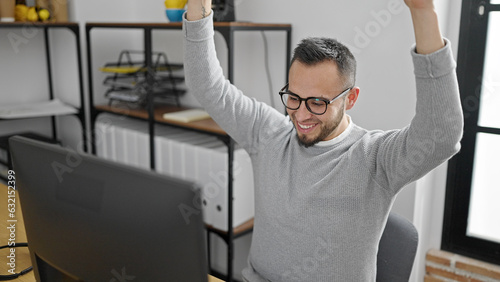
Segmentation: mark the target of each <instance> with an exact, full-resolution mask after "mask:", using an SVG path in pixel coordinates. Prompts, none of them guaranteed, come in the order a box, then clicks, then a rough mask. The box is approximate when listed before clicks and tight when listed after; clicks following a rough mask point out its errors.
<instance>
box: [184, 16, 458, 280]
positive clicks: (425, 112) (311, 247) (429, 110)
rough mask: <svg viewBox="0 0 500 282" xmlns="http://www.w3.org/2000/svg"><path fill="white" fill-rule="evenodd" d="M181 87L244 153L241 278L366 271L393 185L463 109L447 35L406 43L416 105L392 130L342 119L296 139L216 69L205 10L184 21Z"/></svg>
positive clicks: (328, 276) (428, 158) (421, 163)
mask: <svg viewBox="0 0 500 282" xmlns="http://www.w3.org/2000/svg"><path fill="white" fill-rule="evenodd" d="M184 35H185V38H186V39H185V55H184V56H185V59H184V63H185V75H186V83H187V85H188V87H189V90H190V91H191V93H193V94H194V95H195V96H196V97H197V99H198V100H199V102H200V103H201V104H202V105H203V106H204V107H205V109H206V110H207V111H208V112H209V113H210V115H211V116H212V117H213V119H214V120H215V121H216V122H217V123H218V124H219V125H220V126H221V127H222V128H223V129H224V130H225V131H226V132H227V133H228V134H229V135H230V136H231V137H232V138H233V139H234V140H235V141H236V142H237V143H239V145H241V146H242V147H243V148H245V149H246V150H247V151H248V153H249V154H250V156H251V158H252V164H253V169H254V175H255V182H254V183H255V225H254V231H253V237H252V245H251V249H250V255H249V258H248V266H247V268H245V269H244V270H243V277H244V279H245V280H247V281H275V282H278V281H287V282H288V281H314V282H318V281H328V282H331V281H375V277H376V257H377V248H378V242H379V239H380V237H381V234H382V231H383V229H384V227H385V223H386V220H387V216H388V213H389V210H390V208H391V205H392V203H393V201H394V198H395V196H396V194H397V193H398V192H399V191H400V190H401V188H402V187H403V186H405V185H406V184H408V183H409V182H412V181H415V180H417V179H418V178H420V177H422V176H423V175H425V174H426V173H427V172H429V171H430V170H432V169H433V168H435V167H436V166H438V165H439V164H441V163H442V162H444V161H446V160H447V159H449V158H450V157H451V156H452V155H454V154H455V153H456V152H458V150H459V148H460V144H459V141H460V139H461V136H462V127H463V117H462V111H461V106H460V101H459V92H458V84H457V81H456V74H455V62H454V60H453V57H452V52H451V49H450V44H449V42H447V45H446V47H444V48H443V49H441V50H439V51H437V52H435V53H433V54H430V55H425V56H424V55H419V54H416V53H415V51H414V48H413V49H412V52H411V54H412V57H413V62H414V69H415V70H414V73H415V77H416V84H417V106H416V115H415V117H414V118H413V120H412V121H411V124H410V125H409V126H407V127H405V128H403V129H400V130H391V131H379V130H366V129H363V128H361V127H359V126H357V125H355V124H354V123H353V121H350V124H349V126H348V128H347V129H346V130H345V131H344V132H343V133H342V134H341V135H340V136H338V137H337V138H334V139H333V140H330V141H325V142H320V143H318V144H316V145H314V146H312V147H309V148H304V147H303V146H301V145H299V142H298V140H297V136H296V131H295V128H294V126H293V124H292V122H291V121H290V119H289V118H288V117H287V116H285V115H283V114H282V113H280V112H278V111H277V110H275V109H273V108H271V107H270V106H268V105H266V104H264V103H261V102H258V101H256V100H255V99H251V98H249V97H247V96H244V95H243V94H242V93H241V91H239V90H238V89H237V88H236V87H235V86H234V85H232V84H231V83H230V82H229V81H228V80H226V79H225V78H224V75H223V72H222V69H221V67H220V64H219V62H218V60H217V57H216V51H215V45H214V40H213V36H214V30H213V23H212V17H211V16H210V17H207V18H205V19H202V20H199V21H195V22H188V21H186V20H185V21H184Z"/></svg>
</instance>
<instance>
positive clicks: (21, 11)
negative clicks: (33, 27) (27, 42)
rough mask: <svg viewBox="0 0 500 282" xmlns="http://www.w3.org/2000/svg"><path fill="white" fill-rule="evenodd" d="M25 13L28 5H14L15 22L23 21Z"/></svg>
mask: <svg viewBox="0 0 500 282" xmlns="http://www.w3.org/2000/svg"><path fill="white" fill-rule="evenodd" d="M27 14H28V6H26V5H24V4H17V5H16V10H15V18H16V21H17V22H25V21H26V15H27Z"/></svg>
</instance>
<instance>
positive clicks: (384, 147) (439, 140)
mask: <svg viewBox="0 0 500 282" xmlns="http://www.w3.org/2000/svg"><path fill="white" fill-rule="evenodd" d="M445 41H446V46H445V47H444V48H442V49H440V50H438V51H436V52H434V53H432V54H429V55H421V54H417V53H416V52H415V48H414V47H413V48H412V52H411V55H412V58H413V64H414V73H415V79H416V87H417V89H416V90H417V104H416V114H415V116H414V118H413V119H412V121H411V123H410V125H409V126H407V127H405V128H403V129H401V130H395V131H389V132H385V133H383V134H381V136H377V138H374V140H375V141H374V142H373V146H370V147H371V148H370V150H369V151H370V152H369V154H372V156H371V158H370V159H372V160H373V162H374V163H373V165H374V170H373V171H374V174H375V175H376V177H377V181H378V182H379V184H381V185H382V186H384V187H389V188H390V189H391V190H393V191H394V192H397V191H398V190H399V189H400V188H401V187H403V186H404V185H406V184H407V183H409V182H412V181H415V180H417V179H419V178H420V177H422V176H423V175H425V174H426V173H428V172H429V171H431V170H432V169H434V168H435V167H437V166H438V165H439V164H441V163H443V162H444V161H446V160H448V159H449V158H451V157H452V156H453V155H454V154H456V153H457V152H458V151H459V150H460V140H461V138H462V133H463V114H462V108H461V103H460V96H459V89H458V82H457V77H456V72H455V68H456V63H455V61H454V59H453V55H452V51H451V48H450V42H449V41H448V40H445Z"/></svg>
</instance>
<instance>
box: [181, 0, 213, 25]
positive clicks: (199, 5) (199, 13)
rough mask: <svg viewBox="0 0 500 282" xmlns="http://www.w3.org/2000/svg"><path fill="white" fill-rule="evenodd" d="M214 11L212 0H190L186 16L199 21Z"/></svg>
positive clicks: (189, 19) (188, 18)
mask: <svg viewBox="0 0 500 282" xmlns="http://www.w3.org/2000/svg"><path fill="white" fill-rule="evenodd" d="M211 12H212V0H189V1H188V5H187V14H186V18H187V20H188V21H197V20H201V19H203V18H206V17H207V16H208V15H210V13H211Z"/></svg>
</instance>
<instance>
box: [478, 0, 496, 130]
mask: <svg viewBox="0 0 500 282" xmlns="http://www.w3.org/2000/svg"><path fill="white" fill-rule="evenodd" d="M497 2H498V3H500V0H497ZM499 31H500V12H491V13H490V15H489V23H488V40H487V42H486V54H485V58H484V72H483V77H482V87H481V89H482V90H481V104H480V111H479V125H480V126H483V127H493V128H500V111H499V110H498V109H500V52H499V51H498V50H500V32H499Z"/></svg>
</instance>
